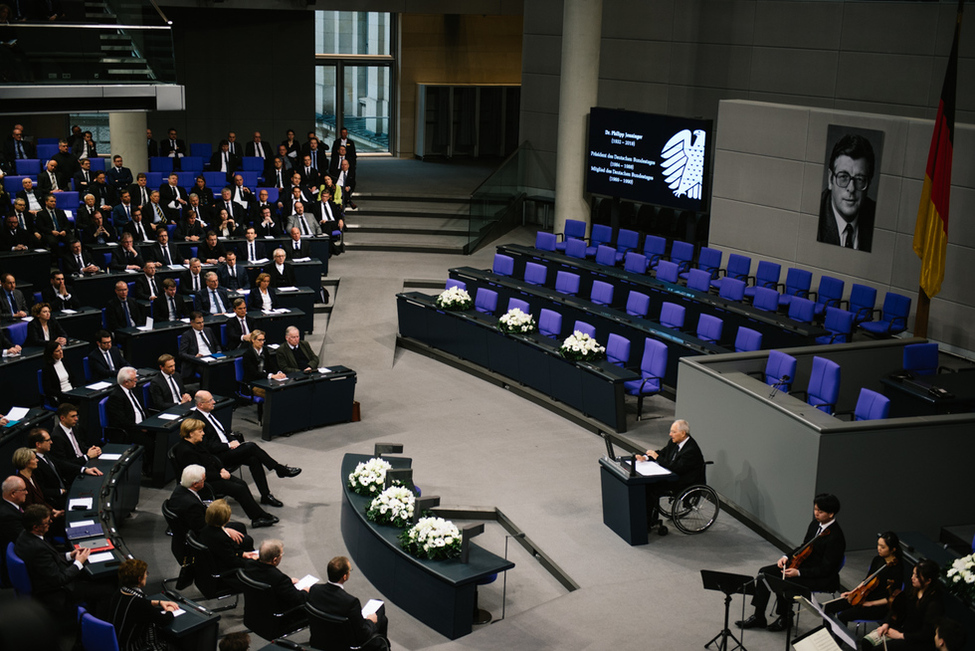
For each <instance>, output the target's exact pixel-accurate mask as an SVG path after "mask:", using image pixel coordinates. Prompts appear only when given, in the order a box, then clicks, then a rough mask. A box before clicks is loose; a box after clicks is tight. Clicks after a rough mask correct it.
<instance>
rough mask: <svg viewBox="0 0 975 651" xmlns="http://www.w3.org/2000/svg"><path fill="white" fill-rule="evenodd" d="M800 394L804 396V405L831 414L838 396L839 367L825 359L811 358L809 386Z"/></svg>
mask: <svg viewBox="0 0 975 651" xmlns="http://www.w3.org/2000/svg"><path fill="white" fill-rule="evenodd" d="M799 393H800V394H804V395H805V396H806V403H807V404H809V405H811V406H813V407H815V408H816V409H819V410H820V411H825V412H826V413H827V414H832V413H833V411H834V409H835V408H836V400H837V398H839V395H840V365H839V364H837V363H836V362H834V361H833V360H831V359H826V358H825V357H813V363H812V371H811V372H810V373H809V385H808V386H807V387H806V390H805V391H800V392H799Z"/></svg>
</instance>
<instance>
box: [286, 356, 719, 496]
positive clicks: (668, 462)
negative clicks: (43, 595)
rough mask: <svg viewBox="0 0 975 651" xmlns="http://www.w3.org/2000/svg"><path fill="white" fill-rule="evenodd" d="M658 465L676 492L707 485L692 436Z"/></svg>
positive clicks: (671, 447) (668, 449) (662, 453)
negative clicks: (674, 478)
mask: <svg viewBox="0 0 975 651" xmlns="http://www.w3.org/2000/svg"><path fill="white" fill-rule="evenodd" d="M278 354H279V355H280V352H279V353H278ZM657 464H658V465H660V466H661V467H663V468H666V469H667V470H669V471H670V472H672V473H674V474H675V475H677V476H678V480H677V481H676V482H671V483H668V484H667V487H668V488H669V489H672V490H674V491H680V490H682V489H684V488H686V487H688V486H692V485H694V484H703V483H705V476H704V455H703V454H701V448H700V446H699V445H698V444H697V441H695V440H694V439H693V438H691V437H690V436H688V437H687V442H686V443H684V446H683V447H679V446H678V445H677V444H676V443H674V442H673V441H669V442H668V443H667V445H665V446H664V447H663V449H661V450H657Z"/></svg>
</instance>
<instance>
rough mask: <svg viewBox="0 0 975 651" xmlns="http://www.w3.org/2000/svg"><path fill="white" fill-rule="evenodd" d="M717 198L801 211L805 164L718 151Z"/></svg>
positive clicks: (715, 187)
mask: <svg viewBox="0 0 975 651" xmlns="http://www.w3.org/2000/svg"><path fill="white" fill-rule="evenodd" d="M719 165H720V169H721V174H720V175H718V174H715V179H714V189H713V195H714V197H727V198H731V199H745V198H747V199H748V201H749V203H754V204H758V205H761V206H769V207H772V208H782V209H784V210H794V211H798V210H799V200H800V197H801V196H802V171H803V164H802V163H801V162H799V161H791V160H788V159H784V158H773V157H766V156H758V155H755V154H743V153H740V152H733V151H718V152H717V153H716V155H715V169H716V170H717V169H719V167H718V166H719Z"/></svg>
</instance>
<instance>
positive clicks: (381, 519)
mask: <svg viewBox="0 0 975 651" xmlns="http://www.w3.org/2000/svg"><path fill="white" fill-rule="evenodd" d="M415 503H416V496H415V495H414V494H413V491H411V490H410V489H409V488H406V487H405V486H390V487H389V488H387V489H386V490H384V491H383V492H382V493H380V494H379V495H377V496H376V497H374V498H373V500H372V502H371V503H370V504H369V508H367V509H366V517H367V518H369V519H370V520H372V521H373V522H375V523H377V524H389V525H392V526H394V527H399V528H400V529H402V528H404V527H406V526H407V525H408V524H410V521H411V520H413V506H414V504H415Z"/></svg>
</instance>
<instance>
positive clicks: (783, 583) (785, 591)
mask: <svg viewBox="0 0 975 651" xmlns="http://www.w3.org/2000/svg"><path fill="white" fill-rule="evenodd" d="M762 577H763V578H764V579H765V582H766V583H768V588H769V590H771V591H772V592H774V593H775V594H776V596H777V597H778V598H779V599H785V600H786V601H788V602H789V623H788V624H786V628H785V651H789V644H790V642H791V639H792V622H793V621H794V620H795V618H794V616H793V612H792V603H794V602H795V600H796V597H805V598H806V599H811V598H812V590H810V589H809V588H806V587H803V586H801V585H799V584H798V583H793V582H792V581H789V580H788V579H783V578H782V577H781V576H776V575H775V574H763V575H762Z"/></svg>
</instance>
